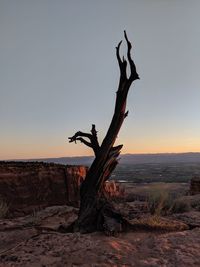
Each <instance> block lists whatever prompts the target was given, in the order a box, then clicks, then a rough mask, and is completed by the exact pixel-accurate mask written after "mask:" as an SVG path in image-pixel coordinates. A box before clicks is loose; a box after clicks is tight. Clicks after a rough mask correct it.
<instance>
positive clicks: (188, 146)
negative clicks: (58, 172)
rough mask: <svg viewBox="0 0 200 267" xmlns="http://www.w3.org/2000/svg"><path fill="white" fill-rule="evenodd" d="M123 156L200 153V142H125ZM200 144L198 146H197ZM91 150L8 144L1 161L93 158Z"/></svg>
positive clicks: (0, 151)
mask: <svg viewBox="0 0 200 267" xmlns="http://www.w3.org/2000/svg"><path fill="white" fill-rule="evenodd" d="M119 143H123V144H124V146H123V149H122V151H121V154H154V153H186V152H200V140H199V139H198V138H197V139H196V138H194V139H185V140H184V139H181V138H179V140H163V139H160V140H158V139H157V140H151V141H150V140H148V142H147V140H146V142H144V140H138V142H133V141H125V142H119ZM197 144H198V145H197ZM92 155H93V153H92V151H91V149H89V148H87V147H85V146H84V145H82V144H77V145H75V144H68V143H62V144H60V143H59V144H58V145H55V144H52V145H51V144H49V143H43V144H38V145H36V144H29V145H28V144H26V143H24V144H19V143H17V144H16V143H14V142H13V144H8V143H7V144H6V143H4V145H3V147H2V146H1V150H0V160H9V159H34V158H35V159H37V158H57V157H73V156H92Z"/></svg>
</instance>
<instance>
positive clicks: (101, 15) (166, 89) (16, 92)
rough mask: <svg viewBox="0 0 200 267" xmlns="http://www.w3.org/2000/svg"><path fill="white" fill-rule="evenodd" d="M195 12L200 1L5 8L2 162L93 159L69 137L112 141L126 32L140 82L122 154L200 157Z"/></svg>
mask: <svg viewBox="0 0 200 267" xmlns="http://www.w3.org/2000/svg"><path fill="white" fill-rule="evenodd" d="M199 10H200V1H199V0H190V1H188V0H123V1H122V0H102V1H98V0H84V1H82V0H56V1H54V0H42V1H41V0H34V1H33V0H18V1H15V0H0V159H1V160H5V159H23V158H29V159H30V158H42V157H62V156H78V155H79V156H81V155H92V151H91V150H90V149H89V148H88V147H85V146H84V145H83V144H76V145H75V144H74V143H68V137H69V136H72V135H73V134H74V133H75V132H76V131H78V130H82V131H85V132H89V131H90V129H91V124H96V128H97V130H98V135H99V139H100V141H101V140H102V139H103V137H104V135H105V134H106V131H107V128H108V126H109V124H110V121H111V118H112V115H113V110H114V103H115V93H116V91H117V87H118V81H119V68H118V64H117V60H116V55H115V47H116V45H117V44H118V42H119V41H120V40H122V39H123V30H124V29H126V31H127V34H128V37H129V39H130V41H131V42H132V44H133V51H132V55H133V58H134V61H135V63H136V66H137V70H138V73H139V75H140V80H138V81H135V82H134V84H133V85H132V86H131V88H130V91H129V96H128V103H127V109H128V110H129V116H128V117H127V118H126V120H125V122H124V124H123V126H122V129H121V131H120V133H119V136H118V139H117V144H124V148H123V150H122V153H165V152H190V151H193V152H197V151H200V105H199V103H200V74H199V70H200V27H199V25H200V16H199ZM123 44H124V46H122V50H121V53H122V54H123V52H124V53H126V46H125V43H123Z"/></svg>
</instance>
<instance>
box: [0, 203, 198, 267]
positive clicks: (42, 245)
mask: <svg viewBox="0 0 200 267" xmlns="http://www.w3.org/2000/svg"><path fill="white" fill-rule="evenodd" d="M137 203H138V202H136V203H135V204H134V203H124V204H122V203H121V204H120V205H121V206H120V205H118V206H119V207H120V208H121V209H122V210H124V213H126V214H128V212H129V213H130V210H132V214H133V215H134V216H132V218H131V216H130V220H129V221H130V223H131V224H132V226H133V227H132V229H131V230H130V229H129V230H128V232H126V233H120V234H119V235H118V236H117V237H110V236H105V235H104V234H103V233H93V234H85V235H83V234H79V233H61V232H59V229H60V226H61V225H65V226H67V225H69V224H70V223H71V222H72V221H73V220H74V219H75V218H76V216H77V209H76V208H73V207H70V206H55V207H49V208H46V209H44V210H42V211H40V212H37V213H34V214H31V215H29V216H25V217H19V218H15V219H12V220H11V219H4V220H1V221H0V266H2V267H3V266H5V267H6V266H7V267H8V266H24V267H26V266H27V267H28V266H35V267H40V266H41V267H44V266H55V267H59V266H60V267H61V266H136V267H140V266H152V267H153V266H169V267H170V266H188V267H189V266H200V212H199V211H190V212H185V213H181V214H174V215H173V216H171V217H169V216H168V217H167V218H166V217H161V216H159V217H155V216H152V215H150V214H149V213H143V214H141V213H140V214H139V213H138V214H137V210H135V208H136V207H137ZM123 205H124V206H123ZM140 205H141V203H140ZM130 208H131V209H130ZM134 210H135V213H134Z"/></svg>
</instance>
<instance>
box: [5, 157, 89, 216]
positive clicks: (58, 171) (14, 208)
mask: <svg viewBox="0 0 200 267" xmlns="http://www.w3.org/2000/svg"><path fill="white" fill-rule="evenodd" d="M86 172H87V167H84V166H65V165H59V164H53V163H40V162H0V198H1V199H2V200H3V201H4V202H6V203H7V204H8V205H9V210H10V212H11V213H15V214H17V213H19V214H22V213H24V214H26V213H29V212H33V211H34V210H38V209H40V208H44V207H47V206H51V205H66V204H70V205H71V204H72V205H75V206H76V205H78V202H79V187H80V184H81V182H82V181H83V179H84V178H85V176H86Z"/></svg>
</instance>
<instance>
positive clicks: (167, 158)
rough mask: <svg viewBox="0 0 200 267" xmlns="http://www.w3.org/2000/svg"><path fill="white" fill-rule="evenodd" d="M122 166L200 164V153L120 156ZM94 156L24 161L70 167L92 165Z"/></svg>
mask: <svg viewBox="0 0 200 267" xmlns="http://www.w3.org/2000/svg"><path fill="white" fill-rule="evenodd" d="M120 158H121V160H120V163H122V164H145V163H181V162H184V163H191V162H195V163H200V153H192V152H191V153H160V154H124V155H120ZM92 160H93V157H92V156H86V157H62V158H41V159H30V160H24V161H38V162H41V161H43V162H54V163H59V164H69V165H74V164H75V165H90V164H91V162H92Z"/></svg>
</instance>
